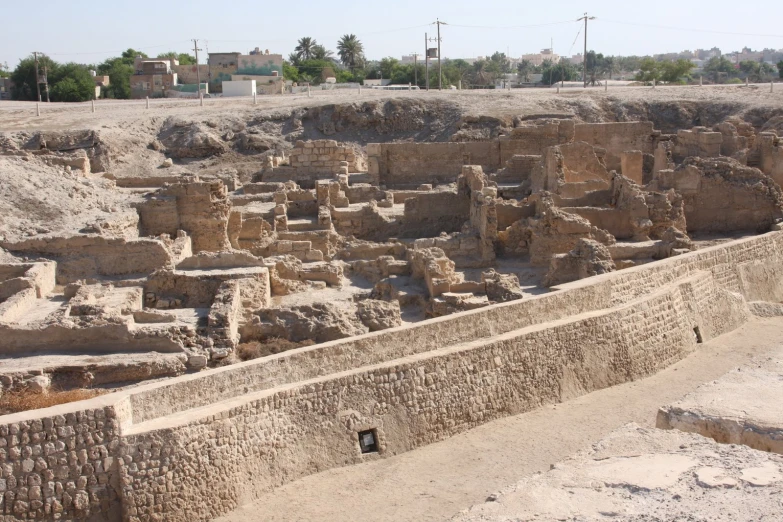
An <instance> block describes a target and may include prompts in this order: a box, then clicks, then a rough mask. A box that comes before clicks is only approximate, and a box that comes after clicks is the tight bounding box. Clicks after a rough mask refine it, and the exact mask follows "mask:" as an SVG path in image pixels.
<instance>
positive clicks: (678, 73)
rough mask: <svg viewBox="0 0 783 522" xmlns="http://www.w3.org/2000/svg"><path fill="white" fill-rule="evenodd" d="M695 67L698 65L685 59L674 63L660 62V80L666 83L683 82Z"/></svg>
mask: <svg viewBox="0 0 783 522" xmlns="http://www.w3.org/2000/svg"><path fill="white" fill-rule="evenodd" d="M695 67H696V65H695V64H694V63H693V62H692V61H690V60H686V59H684V58H681V59H679V60H677V61H674V62H660V63H659V64H658V70H659V74H660V79H661V81H663V82H666V83H678V82H680V81H682V79H683V77H685V76H688V75H689V73H690V72H691V71H692V70H693V69H694V68H695Z"/></svg>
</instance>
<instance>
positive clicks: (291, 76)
mask: <svg viewBox="0 0 783 522" xmlns="http://www.w3.org/2000/svg"><path fill="white" fill-rule="evenodd" d="M283 78H285V79H286V80H290V81H292V82H298V81H299V68H298V67H297V66H296V65H292V64H290V63H288V62H283Z"/></svg>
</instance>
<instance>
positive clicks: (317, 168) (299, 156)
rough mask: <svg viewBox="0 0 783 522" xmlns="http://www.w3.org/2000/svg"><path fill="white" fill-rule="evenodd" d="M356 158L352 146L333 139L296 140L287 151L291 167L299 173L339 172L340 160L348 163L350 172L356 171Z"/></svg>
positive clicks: (357, 166)
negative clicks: (289, 150)
mask: <svg viewBox="0 0 783 522" xmlns="http://www.w3.org/2000/svg"><path fill="white" fill-rule="evenodd" d="M358 159H359V157H357V155H356V151H355V150H354V149H353V148H352V147H343V146H340V145H338V144H337V142H336V141H334V140H315V141H306V142H305V141H297V142H296V144H295V145H294V148H293V149H292V150H291V152H290V153H289V162H290V164H291V167H293V168H294V169H296V171H297V173H299V174H307V173H311V174H340V164H341V163H342V162H346V163H347V164H348V170H349V171H350V172H358V171H359V167H360V166H361V163H360V162H359V161H358ZM346 174H347V172H346Z"/></svg>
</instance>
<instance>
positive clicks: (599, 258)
mask: <svg viewBox="0 0 783 522" xmlns="http://www.w3.org/2000/svg"><path fill="white" fill-rule="evenodd" d="M615 270H616V267H615V264H614V261H613V260H612V255H611V254H610V253H609V249H608V248H606V246H604V245H602V244H601V243H599V242H598V241H594V240H592V239H584V238H583V239H580V240H579V241H578V242H577V243H576V247H574V249H573V250H571V251H570V252H568V253H567V254H560V255H556V256H553V257H552V261H551V263H550V265H549V272H548V273H547V275H546V279H545V280H544V286H554V285H559V284H563V283H569V282H571V281H576V280H578V279H584V278H586V277H592V276H595V275H599V274H605V273H607V272H613V271H615Z"/></svg>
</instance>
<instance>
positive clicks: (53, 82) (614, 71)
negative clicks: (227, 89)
mask: <svg viewBox="0 0 783 522" xmlns="http://www.w3.org/2000/svg"><path fill="white" fill-rule="evenodd" d="M336 49H337V53H336V54H335V53H334V52H332V51H330V50H328V49H327V48H326V47H325V46H324V45H322V44H320V43H318V42H317V41H316V40H315V39H314V38H311V37H304V38H300V39H299V41H298V42H297V45H296V48H295V49H294V52H293V53H291V54H290V55H289V56H288V59H287V60H285V61H284V62H283V75H284V77H285V78H286V79H287V80H291V81H294V82H301V83H304V82H309V83H312V84H319V83H322V82H324V81H326V79H327V78H330V77H333V78H335V79H336V81H337V82H338V83H348V82H356V83H361V82H363V81H364V80H366V79H388V80H391V82H392V83H394V84H402V85H406V84H409V83H410V84H411V85H418V86H419V87H422V88H423V87H424V86H425V85H426V84H427V79H428V78H427V77H428V76H429V83H430V86H431V87H437V86H438V79H439V78H438V67H437V60H431V61H430V68H429V72H427V71H426V70H425V65H424V58H423V57H421V58H420V59H419V62H418V63H417V64H403V63H400V61H399V60H397V59H396V58H392V57H387V58H383V59H382V60H368V59H367V58H366V56H365V53H364V44H363V43H362V42H361V41H360V40H359V38H358V37H357V36H356V35H354V34H346V35H343V36H342V37H341V38H340V39H339V40H338V41H337V45H336ZM138 56H141V57H142V58H144V59H148V58H149V56H148V55H146V54H145V53H143V52H141V51H137V50H135V49H132V48H130V49H128V50H126V51H125V52H123V53H122V54H121V55H120V56H117V57H113V58H108V59H106V60H104V61H103V62H101V63H98V64H92V65H90V64H78V63H73V62H69V63H64V64H62V63H58V62H56V61H54V60H52V59H51V58H50V57H48V56H45V55H39V59H38V61H39V70H40V73H41V74H43V73H44V71H46V74H47V79H48V84H49V97H50V99H51V100H52V101H61V102H67V101H74V102H76V101H87V100H90V99H92V98H93V97H94V96H95V82H94V80H93V78H92V75H91V74H90V71H91V70H94V71H96V72H97V74H98V75H100V76H108V77H109V86H108V87H105V88H104V89H103V91H102V92H101V96H102V97H106V98H117V99H128V98H130V95H131V92H130V77H131V76H132V75H133V74H134V73H135V70H134V61H135V59H136V57H138ZM681 56H682V53H680V54H677V53H674V54H671V55H656V56H655V57H651V56H605V55H603V54H601V53H596V52H595V51H590V52H588V53H587V55H586V56H585V64H579V65H574V64H572V63H571V62H570V61H568V60H561V61H559V62H553V61H552V60H544V62H543V63H542V64H540V65H533V64H532V63H531V62H530V61H528V60H522V61H521V62H519V63H518V64H517V65H516V68H514V67H512V62H511V61H510V60H509V58H508V57H507V56H506V55H505V54H504V53H501V52H495V53H494V54H492V55H491V56H489V57H488V58H483V59H480V60H475V61H473V63H470V62H468V61H466V60H462V59H444V60H443V62H442V73H441V74H442V76H441V79H442V85H443V86H444V87H447V86H449V85H455V86H456V85H462V86H463V87H464V88H491V87H494V86H495V84H496V82H497V81H498V80H499V79H501V78H507V77H508V75H511V74H515V75H516V77H517V79H518V81H519V82H521V83H530V82H531V79H532V78H533V75H538V74H540V75H541V79H540V83H541V84H544V85H553V84H555V83H558V82H561V81H577V80H582V79H583V78H582V77H583V75H584V71H585V67H586V74H587V83H588V84H590V85H595V84H597V83H599V82H601V81H602V80H607V79H610V78H617V77H621V78H626V79H634V80H636V81H639V82H644V83H651V82H653V81H655V82H663V83H672V84H674V83H687V82H690V81H694V78H693V71H694V69H695V68H696V66H695V64H694V63H693V62H692V61H691V60H690V59H687V58H683V57H681ZM157 58H176V59H177V60H179V63H180V64H181V65H193V64H195V63H196V59H195V57H193V56H192V55H189V54H187V53H177V52H175V51H169V52H166V53H161V54H158V56H157ZM702 74H703V77H704V79H705V80H707V81H710V82H715V83H738V82H741V81H742V80H744V79H745V78H747V79H749V80H750V81H754V82H758V81H769V80H771V79H772V78H774V77H776V76H778V77H779V78H781V79H783V60H781V61H780V62H779V63H778V64H777V67H775V66H774V65H771V64H769V63H767V62H764V61H758V62H756V61H743V62H740V63H734V62H732V61H731V60H729V59H728V58H726V57H725V56H717V57H713V58H710V59H709V60H708V61H707V63H706V64H705V65H704V67H703V69H702ZM0 77H10V78H11V80H12V81H13V87H12V90H11V97H12V98H13V99H15V100H28V101H32V100H36V99H37V93H36V77H35V60H34V58H33V56H29V57H27V58H25V59H23V60H21V61H20V62H19V64H18V65H17V66H16V68H15V69H14V70H13V71H9V70H8V67H7V65H4V66H3V67H0ZM42 96H44V92H43V86H42Z"/></svg>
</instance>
